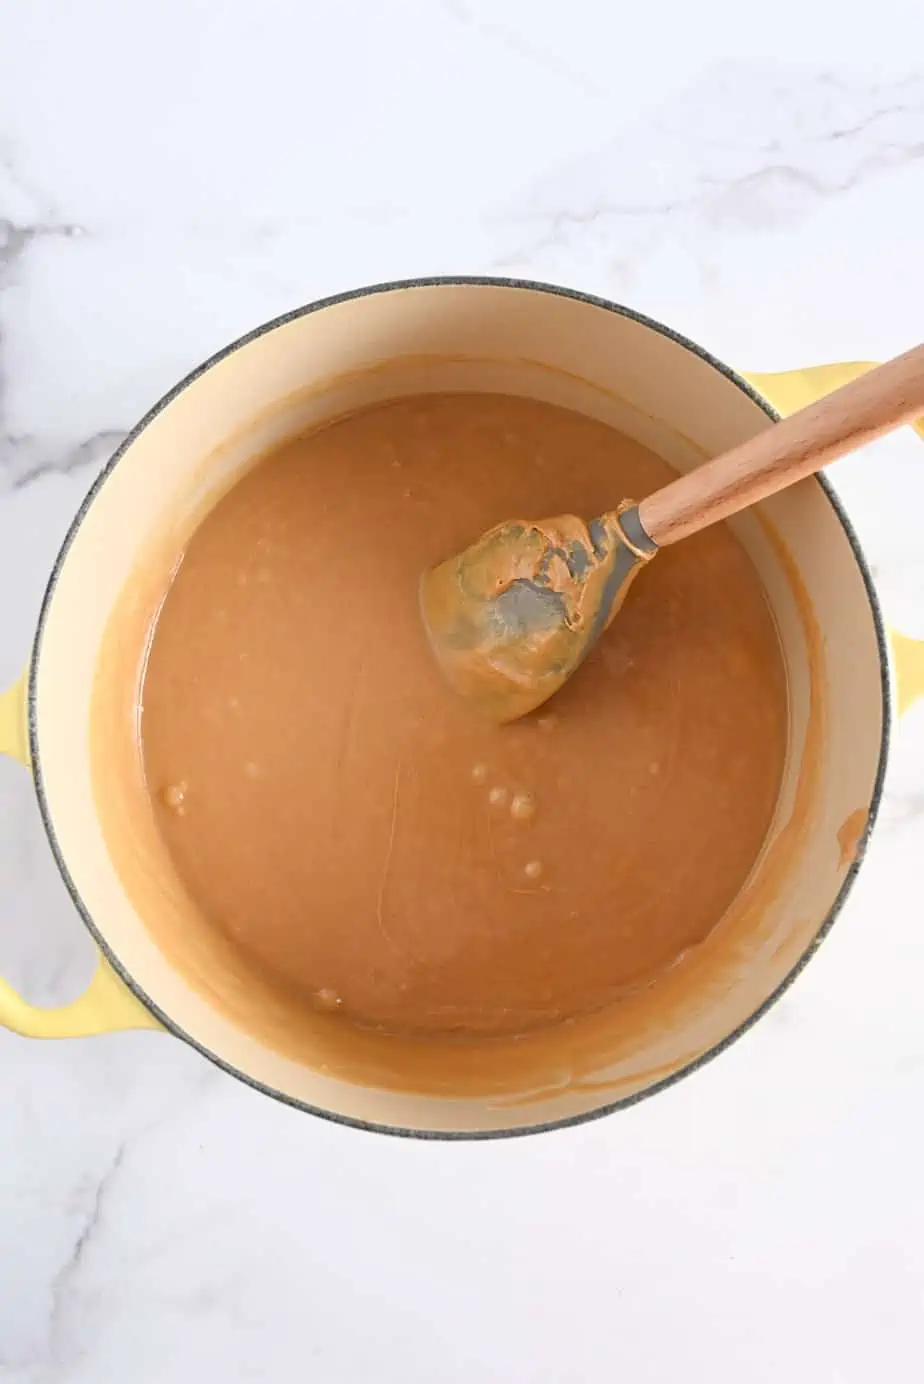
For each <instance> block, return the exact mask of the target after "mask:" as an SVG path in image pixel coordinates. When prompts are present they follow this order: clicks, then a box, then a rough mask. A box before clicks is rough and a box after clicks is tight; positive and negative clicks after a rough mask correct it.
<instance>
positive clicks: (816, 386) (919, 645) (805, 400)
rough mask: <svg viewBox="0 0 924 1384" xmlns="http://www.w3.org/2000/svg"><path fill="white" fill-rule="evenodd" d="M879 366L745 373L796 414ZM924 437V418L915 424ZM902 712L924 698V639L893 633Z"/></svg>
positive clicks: (782, 409) (779, 406) (862, 363)
mask: <svg viewBox="0 0 924 1384" xmlns="http://www.w3.org/2000/svg"><path fill="white" fill-rule="evenodd" d="M875 364H876V362H875V361H872V360H852V361H844V362H843V363H841V364H837V365H811V366H807V367H806V368H805V369H803V370H782V371H780V372H779V373H778V374H770V375H753V374H751V373H750V372H748V373H746V374H744V379H746V380H747V382H748V384H750V385H751V386H752V387H753V388H754V389H756V390H757V392H758V394H760V395H762V396H763V398H765V399H766V400H767V402H768V403H769V404H772V405H773V407H774V408H775V409H776V411H777V413H781V414H784V415H785V414H787V413H794V412H795V411H796V409H800V408H805V406H806V405H807V404H813V403H814V402H815V400H816V399H820V398H821V397H822V396H823V395H825V394H830V393H831V391H832V390H834V389H839V388H840V387H841V385H842V384H848V383H849V382H850V381H851V380H855V379H856V378H857V377H858V376H859V375H864V374H865V373H866V371H867V370H872V368H873V366H874V365H875ZM912 426H913V427H914V430H915V432H916V433H918V434H920V436H921V437H924V418H919V419H918V421H917V422H916V423H914V424H913V425H912ZM889 644H890V645H891V651H892V663H893V666H894V668H895V686H896V695H897V701H898V713H899V715H901V713H902V712H903V711H907V710H908V708H909V707H910V706H912V705H913V704H914V703H915V702H916V701H917V700H918V698H919V697H924V640H922V639H912V638H910V637H909V636H908V635H907V634H898V633H896V632H895V631H894V630H890V631H889Z"/></svg>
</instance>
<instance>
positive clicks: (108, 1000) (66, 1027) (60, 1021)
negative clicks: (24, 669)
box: [0, 674, 161, 1038]
mask: <svg viewBox="0 0 924 1384" xmlns="http://www.w3.org/2000/svg"><path fill="white" fill-rule="evenodd" d="M26 697H27V691H26V676H25V674H24V675H23V676H22V677H21V678H20V679H19V681H18V682H15V683H14V684H13V686H12V687H10V688H8V689H7V691H6V692H0V754H7V755H9V756H10V757H11V758H12V759H18V760H19V762H20V764H23V765H25V767H26V768H27V769H28V768H29V766H30V759H29V737H28V734H27V731H26ZM0 1027H2V1028H9V1029H12V1030H13V1032H14V1033H20V1034H22V1035H23V1037H25V1038H84V1037H89V1036H90V1035H91V1034H96V1033H115V1032H117V1031H118V1030H120V1029H126V1028H157V1029H159V1028H160V1027H161V1025H160V1024H159V1023H158V1022H157V1020H156V1019H155V1018H154V1015H153V1014H151V1013H149V1012H148V1010H147V1009H145V1007H144V1005H143V1004H141V1002H140V1000H137V999H135V996H134V995H133V994H132V992H131V991H130V990H129V989H128V987H127V986H126V985H125V984H124V983H123V982H122V981H121V980H120V979H119V977H118V976H117V975H116V973H115V971H114V970H113V969H112V967H111V966H110V965H109V962H108V961H107V960H106V959H105V957H104V956H102V954H101V955H100V957H99V964H98V965H97V968H96V972H95V974H94V976H93V979H92V980H91V981H90V984H89V985H88V986H87V988H86V990H84V992H83V994H82V995H80V996H78V998H77V999H76V1000H72V1001H71V1003H70V1004H62V1005H60V1006H59V1007H58V1008H56V1009H45V1008H42V1007H41V1006H39V1005H34V1004H28V1003H27V1002H26V1001H25V1000H24V999H23V998H22V996H21V995H18V994H17V993H16V991H15V990H14V989H13V987H12V986H11V985H9V984H8V983H7V982H6V981H5V980H2V979H0Z"/></svg>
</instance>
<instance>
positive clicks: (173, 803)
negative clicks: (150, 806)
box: [162, 779, 189, 817]
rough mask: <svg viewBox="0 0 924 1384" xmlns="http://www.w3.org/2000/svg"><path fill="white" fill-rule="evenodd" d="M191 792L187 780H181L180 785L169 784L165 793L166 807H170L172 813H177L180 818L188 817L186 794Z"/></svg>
mask: <svg viewBox="0 0 924 1384" xmlns="http://www.w3.org/2000/svg"><path fill="white" fill-rule="evenodd" d="M188 792H189V784H188V783H187V782H186V780H185V779H180V781H179V783H169V784H168V785H167V787H166V788H165V789H164V791H163V795H162V796H163V799H164V806H165V807H169V809H170V811H171V812H175V813H176V815H177V816H178V817H184V816H185V815H186V794H187V793H188Z"/></svg>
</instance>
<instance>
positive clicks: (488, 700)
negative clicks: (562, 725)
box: [420, 511, 654, 724]
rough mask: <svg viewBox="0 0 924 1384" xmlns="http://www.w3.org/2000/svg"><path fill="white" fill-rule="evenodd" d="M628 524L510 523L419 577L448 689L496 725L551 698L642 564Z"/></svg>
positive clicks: (619, 519) (614, 517)
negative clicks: (448, 685) (458, 694)
mask: <svg viewBox="0 0 924 1384" xmlns="http://www.w3.org/2000/svg"><path fill="white" fill-rule="evenodd" d="M631 513H634V511H631ZM628 518H629V513H626V514H625V515H623V514H620V513H616V512H614V513H611V514H605V515H603V516H602V517H601V518H599V519H593V520H591V522H590V523H589V524H588V523H585V521H584V520H583V519H578V518H577V517H576V516H574V515H572V514H560V515H556V516H555V517H554V518H552V519H539V520H521V519H511V520H508V521H507V522H505V523H503V524H498V525H497V526H496V527H495V528H493V529H489V530H488V532H487V533H485V534H483V535H482V537H481V538H479V539H478V540H477V542H475V543H473V544H472V546H471V547H470V548H466V549H465V551H464V552H462V553H460V554H458V555H457V556H456V557H452V558H449V559H448V561H446V562H443V563H441V564H440V565H439V566H438V567H434V568H432V569H431V570H430V571H428V572H425V573H424V575H423V577H422V579H421V583H420V606H421V613H422V615H423V621H424V626H425V628H426V631H427V635H428V637H429V640H430V644H431V647H432V649H433V652H434V654H435V656H436V660H437V663H438V664H439V667H440V668H441V670H442V672H443V674H444V676H445V677H446V679H447V681H448V682H449V684H450V686H452V687H453V688H454V689H455V690H456V691H457V692H458V693H460V695H462V696H463V697H465V698H466V699H467V700H468V701H469V702H471V704H472V706H473V707H474V708H475V709H477V710H478V711H480V712H481V713H482V714H483V715H485V716H487V717H489V718H490V719H491V720H492V721H495V722H497V723H500V724H503V723H504V722H507V721H514V720H516V719H517V718H518V717H520V716H525V715H526V713H527V712H529V711H532V710H534V709H535V708H536V707H537V706H541V704H542V703H543V702H544V701H546V700H547V699H548V698H549V697H551V696H552V694H553V693H554V692H557V691H558V689H559V688H560V687H561V686H562V684H563V683H564V682H566V681H567V679H568V678H569V677H570V676H571V674H572V673H573V672H574V671H575V669H576V668H578V667H579V666H580V664H581V663H582V662H583V661H584V659H585V658H586V656H587V654H588V653H589V651H590V649H591V648H592V647H593V645H594V644H595V643H596V641H597V639H598V638H599V636H600V635H601V634H602V633H603V631H604V630H605V629H606V627H607V625H608V624H609V623H610V621H611V620H612V618H613V616H614V615H615V614H616V612H617V610H618V609H619V607H620V605H621V604H622V600H623V598H624V596H625V593H626V591H627V589H628V586H629V583H630V582H631V580H632V578H633V577H634V575H635V573H636V572H637V571H638V568H639V566H640V565H641V564H642V563H643V562H644V561H645V560H646V558H647V557H648V556H650V555H651V554H649V553H647V552H645V551H643V550H641V549H639V548H637V547H636V546H635V545H634V544H633V545H631V546H630V542H629V541H628V540H627V536H626V533H625V532H624V530H623V526H622V525H623V521H624V519H628ZM653 552H654V546H653V545H652V553H653Z"/></svg>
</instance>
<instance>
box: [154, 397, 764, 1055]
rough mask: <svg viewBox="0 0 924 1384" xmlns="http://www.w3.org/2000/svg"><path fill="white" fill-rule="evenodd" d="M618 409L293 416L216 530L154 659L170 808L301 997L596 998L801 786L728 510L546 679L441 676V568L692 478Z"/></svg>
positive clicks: (450, 1015)
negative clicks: (496, 537) (435, 607)
mask: <svg viewBox="0 0 924 1384" xmlns="http://www.w3.org/2000/svg"><path fill="white" fill-rule="evenodd" d="M670 474H671V473H670V471H669V469H668V467H667V466H666V465H665V463H664V462H663V461H661V460H660V459H658V458H657V457H655V456H654V455H652V454H651V453H650V452H648V451H646V450H645V449H644V448H642V447H641V446H639V445H638V444H637V443H635V442H632V441H630V440H628V439H627V438H625V437H623V436H621V435H620V434H618V433H616V432H614V431H613V430H611V429H610V428H607V427H605V426H604V425H602V424H600V423H597V422H594V421H592V420H590V419H587V418H585V417H582V416H580V415H578V414H574V413H570V412H566V411H564V410H562V409H557V408H553V407H551V406H549V405H545V404H540V403H538V402H535V401H531V400H526V399H518V398H510V397H506V396H499V395H433V396H426V397H419V398H413V399H406V400H401V401H398V402H394V403H389V404H383V405H379V406H376V407H373V408H370V409H367V410H365V411H363V412H361V413H358V414H356V415H354V416H352V417H349V418H346V419H344V420H342V421H340V422H338V423H336V424H334V425H332V426H329V427H328V428H326V429H324V430H322V431H320V432H316V433H313V434H311V435H309V436H306V437H303V438H300V439H298V440H295V441H293V442H290V443H289V444H287V445H286V446H285V447H283V448H282V449H280V450H279V451H277V452H275V453H273V454H272V455H270V456H269V457H267V458H266V459H264V460H263V461H262V462H261V463H260V464H259V465H258V466H256V467H255V468H254V469H253V470H252V471H251V472H250V473H249V474H248V475H247V476H246V477H245V478H244V479H243V480H242V481H241V482H240V483H239V484H238V485H237V486H236V487H235V488H234V489H233V490H232V491H231V492H230V493H229V494H228V495H227V496H226V497H225V498H223V499H222V500H221V501H220V502H219V504H218V505H217V506H216V507H215V509H214V510H213V511H212V512H211V513H210V514H209V515H208V517H207V518H206V520H205V521H204V523H203V524H202V525H201V527H200V528H199V529H198V531H197V532H196V533H195V535H194V536H193V538H192V540H191V542H190V543H189V546H188V548H187V551H186V553H185V556H184V559H183V562H182V565H181V566H180V568H179V570H178V572H177V574H176V576H175V579H174V581H173V584H172V586H171V588H170V590H169V592H168V594H167V597H166V600H165V601H164V604H163V607H162V609H161V612H160V616H159V619H158V622H157V625H156V629H155V632H154V638H153V642H152V646H151V650H150V657H149V661H148V664H147V670H146V675H145V680H144V687H143V714H142V739H143V751H144V759H145V770H146V775H147V782H148V786H149V791H150V794H151V797H152V801H153V804H154V810H155V812H156V815H157V820H158V824H159V826H160V829H161V831H162V833H163V836H164V839H165V841H166V843H167V846H168V849H169V851H170V853H171V856H172V858H173V861H174V863H175V866H176V869H177V872H178V874H179V876H180V878H181V879H182V880H183V882H184V884H185V887H186V888H187V890H188V891H189V893H190V895H191V897H192V899H193V900H194V902H195V903H196V905H197V907H198V909H199V911H200V912H201V914H202V916H203V919H204V920H205V924H206V925H208V926H211V927H214V928H218V929H221V931H222V932H223V933H224V934H225V935H226V937H228V938H229V939H231V940H232V942H233V943H234V944H235V945H236V946H237V947H239V948H240V950H241V952H242V953H243V954H244V955H245V956H246V957H247V958H248V960H249V962H250V963H251V964H252V965H253V966H255V967H257V968H259V970H260V971H261V973H262V974H263V975H264V976H265V977H270V978H272V979H273V980H274V981H275V982H277V983H278V985H279V987H281V988H283V989H284V990H285V991H286V992H287V993H288V994H289V995H290V996H291V995H293V994H294V995H296V996H299V997H302V998H303V999H304V1003H305V1004H306V1005H308V1004H311V1005H313V1006H314V1007H315V1008H317V1009H319V1010H322V1011H328V1012H334V1013H337V1014H340V1015H342V1017H343V1019H344V1021H347V1020H353V1021H354V1022H356V1023H358V1024H362V1025H365V1026H381V1027H384V1028H386V1029H389V1030H393V1031H403V1032H415V1033H426V1032H431V1033H445V1032H447V1031H450V1032H461V1033H511V1032H517V1031H526V1030H528V1029H533V1028H536V1027H537V1026H540V1025H545V1024H548V1023H551V1022H554V1021H556V1020H559V1019H561V1018H564V1017H568V1016H572V1015H576V1014H580V1013H585V1012H588V1011H590V1010H594V1009H597V1008H600V1007H602V1006H604V1005H607V1004H608V1003H610V1002H612V1001H613V1000H615V999H617V998H618V997H619V996H620V994H622V993H625V991H626V990H627V988H630V987H634V986H638V985H640V984H644V983H645V982H646V981H647V980H649V979H650V978H651V977H652V976H653V975H654V974H656V973H657V972H658V970H659V969H661V968H662V967H664V966H665V965H669V964H670V962H671V961H672V960H673V959H674V958H676V957H677V956H678V955H679V954H680V953H681V952H683V951H684V950H685V949H687V948H689V947H692V946H695V945H696V943H697V942H699V941H700V940H701V939H702V938H703V937H704V936H705V935H706V934H707V933H708V932H709V930H710V929H711V928H712V927H713V925H714V924H715V923H716V922H717V921H718V919H719V918H720V916H721V915H722V913H723V912H724V910H725V909H726V908H727V907H728V905H729V904H730V903H731V901H732V899H733V898H734V897H735V895H736V894H737V892H738V890H739V889H740V887H741V885H742V884H743V883H744V881H745V879H746V877H747V875H748V873H749V871H750V869H751V867H752V865H753V863H754V861H755V858H756V856H757V854H758V852H759V850H760V847H761V844H762V842H763V840H764V837H765V834H766V831H767V828H768V825H769V822H770V819H771V816H772V813H773V809H774V805H775V802H776V798H777V793H778V788H779V783H780V777H781V772H782V765H783V757H784V751H785V741H786V724H787V708H786V692H785V684H784V675H783V668H782V660H781V655H780V652H779V648H778V644H777V638H776V633H775V630H774V627H773V623H772V620H771V616H770V613H769V610H768V608H767V605H766V602H765V599H764V595H763V592H762V588H761V586H760V583H759V581H758V578H757V575H756V572H755V571H754V569H753V567H752V566H751V563H750V560H749V559H748V557H747V555H746V554H745V552H744V551H743V549H742V548H741V547H740V546H739V544H738V543H737V541H736V540H735V539H734V537H733V536H732V534H731V533H730V532H729V531H728V530H727V528H726V527H725V526H724V525H720V526H718V527H716V528H713V529H710V530H708V531H707V532H705V533H703V534H700V535H698V536H697V537H695V538H691V539H689V540H687V541H686V542H684V543H682V544H679V545H678V546H677V547H676V548H672V549H669V550H667V551H665V552H664V553H662V554H660V555H659V556H658V558H657V559H656V561H654V562H653V563H651V564H650V566H649V567H648V568H646V569H645V570H644V571H643V572H642V573H641V575H640V576H639V579H638V581H637V582H636V583H635V585H634V586H633V588H632V590H631V591H630V593H629V596H628V598H627V600H626V604H625V606H624V607H623V609H622V611H621V612H620V613H619V615H618V616H617V618H616V620H615V621H614V623H613V625H612V627H611V629H610V630H609V631H608V632H607V634H606V635H605V636H604V637H603V639H602V640H601V642H600V644H599V645H598V646H597V647H596V649H595V650H594V652H593V653H592V654H591V656H590V658H589V659H588V661H587V663H586V664H585V665H584V666H583V667H582V668H581V669H580V670H579V671H578V672H577V674H576V675H575V676H574V677H573V678H572V680H571V681H570V682H569V683H568V684H567V685H566V686H565V687H564V688H563V690H562V691H561V692H560V693H558V694H557V695H556V696H555V697H554V698H553V699H552V700H551V701H550V702H548V703H547V704H546V706H545V707H543V708H542V709H541V710H539V711H538V712H536V713H533V714H532V715H530V716H527V717H525V718H524V719H523V720H521V721H517V722H515V723H513V724H511V725H507V726H496V725H492V724H491V723H489V722H488V721H486V720H483V719H481V718H479V717H478V716H477V714H475V713H473V712H472V710H471V709H470V707H468V706H467V705H466V703H465V701H464V700H463V699H461V698H457V697H456V696H455V695H454V694H453V692H452V691H451V690H450V689H449V688H448V687H447V685H446V684H445V682H444V680H443V678H442V676H441V674H440V673H439V671H438V670H437V668H436V665H435V663H434V660H433V658H432V655H431V653H430V650H429V648H428V645H427V640H426V636H425V634H424V630H423V627H422V623H421V620H420V615H419V611H418V596H417V593H418V583H419V580H420V575H421V572H422V571H423V569H425V568H427V567H429V566H431V565H432V564H434V563H435V562H438V561H440V560H441V559H442V558H443V557H445V556H447V555H448V554H451V553H453V552H456V551H459V550H460V549H462V548H464V547H465V545H466V544H467V543H470V542H471V540H472V538H473V537H475V536H476V535H478V534H479V533H481V532H483V531H484V530H485V529H486V528H488V527H490V526H491V525H492V524H493V523H496V522H497V521H498V520H499V519H502V518H503V517H505V516H511V515H517V514H527V515H529V514H556V513H559V512H573V513H576V514H585V515H594V514H600V513H602V512H604V511H605V510H607V509H612V508H613V507H614V506H615V504H616V503H617V502H618V500H619V499H620V498H621V497H622V496H623V495H632V496H634V497H636V498H640V497H641V496H643V495H645V494H646V493H648V492H649V491H651V490H654V489H655V488H657V487H658V486H659V485H662V484H664V482H665V481H666V480H668V479H669V478H670Z"/></svg>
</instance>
